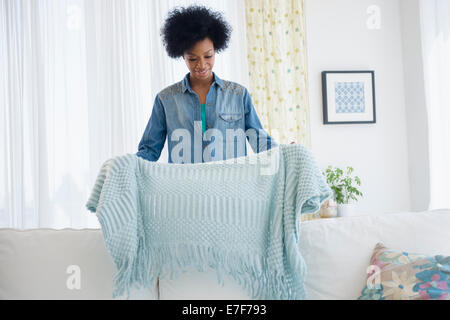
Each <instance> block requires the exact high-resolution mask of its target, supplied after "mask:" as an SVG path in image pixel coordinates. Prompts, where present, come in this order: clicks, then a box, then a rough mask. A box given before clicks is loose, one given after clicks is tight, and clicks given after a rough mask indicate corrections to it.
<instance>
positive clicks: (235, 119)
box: [219, 112, 243, 129]
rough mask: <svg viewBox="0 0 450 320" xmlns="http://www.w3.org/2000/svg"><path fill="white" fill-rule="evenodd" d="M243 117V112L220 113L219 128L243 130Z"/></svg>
mask: <svg viewBox="0 0 450 320" xmlns="http://www.w3.org/2000/svg"><path fill="white" fill-rule="evenodd" d="M242 117H243V114H242V113H241V112H220V113H219V127H221V128H223V129H238V128H242Z"/></svg>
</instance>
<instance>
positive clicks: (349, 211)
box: [337, 203, 356, 217]
mask: <svg viewBox="0 0 450 320" xmlns="http://www.w3.org/2000/svg"><path fill="white" fill-rule="evenodd" d="M355 214H356V204H354V203H343V204H341V203H339V204H338V205H337V216H338V217H351V216H354V215H355Z"/></svg>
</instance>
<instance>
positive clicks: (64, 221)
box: [0, 0, 248, 229]
mask: <svg viewBox="0 0 450 320" xmlns="http://www.w3.org/2000/svg"><path fill="white" fill-rule="evenodd" d="M192 3H194V1H167V0H160V1H149V0H130V1H122V0H95V1H94V0H0V108H1V109H0V227H10V228H20V229H23V228H38V227H48V228H65V227H71V228H98V227H99V224H98V222H97V219H96V217H95V215H94V214H92V213H89V212H88V211H87V210H86V209H85V207H84V205H85V203H86V201H87V198H88V196H89V194H90V192H91V189H92V187H93V184H94V181H95V178H96V176H97V173H98V170H99V169H100V166H101V164H102V163H103V162H104V161H106V160H107V159H109V158H111V157H114V156H118V155H123V154H125V153H136V152H137V146H138V143H139V141H140V138H141V136H142V134H143V131H144V129H145V126H146V124H147V121H148V119H149V117H150V114H151V110H152V104H153V100H154V96H155V94H156V93H157V92H158V91H160V90H161V89H163V88H164V87H166V86H168V85H170V84H172V83H174V82H177V81H180V80H181V79H182V77H183V76H184V75H185V74H186V73H187V72H188V69H187V68H186V65H185V63H184V61H183V60H182V59H180V60H173V59H170V58H169V57H168V56H167V55H166V53H165V50H164V47H163V45H162V42H161V37H160V28H161V26H162V23H163V21H164V19H165V17H166V16H167V13H168V11H169V10H170V9H171V8H173V7H174V6H175V5H189V4H192ZM195 3H197V4H205V5H207V6H209V7H210V8H212V9H214V10H219V11H222V12H223V13H224V14H225V18H226V19H227V20H228V21H229V22H230V24H231V25H232V27H233V34H232V41H231V43H230V47H229V48H228V49H227V50H226V51H225V52H223V53H221V54H219V55H217V57H216V66H215V69H214V71H215V72H216V73H217V74H218V75H219V76H220V77H221V78H223V79H228V80H232V81H236V82H239V83H241V84H243V85H245V86H247V85H248V71H247V70H248V69H247V64H246V63H247V62H246V60H247V54H246V47H245V43H246V40H245V39H246V38H245V11H244V3H243V1H239V0H234V1H230V0H221V1H217V0H210V1H195ZM166 148H167V143H166V147H165V149H164V150H163V153H162V156H161V159H160V161H162V162H167V149H166Z"/></svg>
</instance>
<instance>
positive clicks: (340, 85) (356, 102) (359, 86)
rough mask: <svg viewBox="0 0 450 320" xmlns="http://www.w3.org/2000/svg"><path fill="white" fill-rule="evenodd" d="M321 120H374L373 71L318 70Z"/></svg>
mask: <svg viewBox="0 0 450 320" xmlns="http://www.w3.org/2000/svg"><path fill="white" fill-rule="evenodd" d="M322 97H323V123H324V124H362V123H376V108H375V71H373V70H369V71H365V70H364V71H356V70H355V71H322Z"/></svg>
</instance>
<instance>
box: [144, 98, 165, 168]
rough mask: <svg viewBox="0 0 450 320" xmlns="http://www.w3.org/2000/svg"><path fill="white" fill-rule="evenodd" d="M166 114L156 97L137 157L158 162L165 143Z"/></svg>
mask: <svg viewBox="0 0 450 320" xmlns="http://www.w3.org/2000/svg"><path fill="white" fill-rule="evenodd" d="M166 135H167V126H166V114H165V112H164V108H163V106H162V104H161V100H160V99H159V97H158V95H157V96H156V98H155V102H154V104H153V110H152V115H151V116H150V120H149V121H148V123H147V127H146V128H145V131H144V135H143V136H142V139H141V142H139V146H138V150H139V151H138V152H137V153H136V155H137V156H138V157H141V158H144V159H146V160H148V161H158V159H159V156H160V155H161V151H162V149H163V148H164V143H165V141H166Z"/></svg>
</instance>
